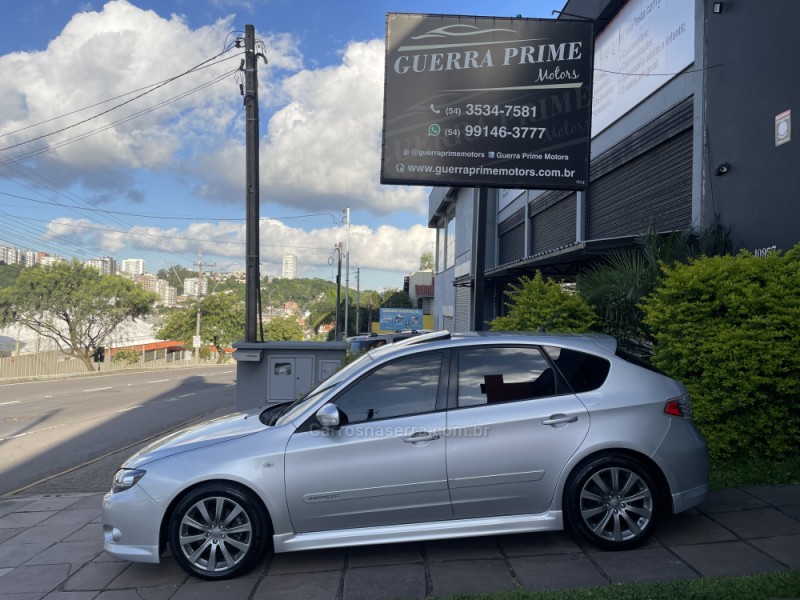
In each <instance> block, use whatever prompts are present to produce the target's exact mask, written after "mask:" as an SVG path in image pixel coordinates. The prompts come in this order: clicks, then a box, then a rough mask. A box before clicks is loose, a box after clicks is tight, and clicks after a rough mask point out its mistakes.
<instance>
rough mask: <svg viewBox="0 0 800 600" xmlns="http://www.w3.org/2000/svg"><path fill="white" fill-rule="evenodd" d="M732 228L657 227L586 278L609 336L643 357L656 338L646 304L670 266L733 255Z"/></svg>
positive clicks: (585, 292) (587, 292) (585, 290)
mask: <svg viewBox="0 0 800 600" xmlns="http://www.w3.org/2000/svg"><path fill="white" fill-rule="evenodd" d="M732 251H733V246H732V244H731V241H730V228H725V227H723V226H722V225H721V223H720V222H719V218H718V217H717V218H715V220H714V221H713V222H712V223H711V224H710V225H709V226H708V227H706V228H705V229H703V230H701V231H699V232H695V231H694V230H692V229H685V230H680V231H673V232H670V233H668V234H659V233H658V231H657V227H656V224H655V223H654V224H652V225H651V226H650V230H649V231H648V232H647V233H646V234H645V235H643V236H641V237H640V238H639V239H638V240H637V244H636V246H635V247H633V248H630V249H626V250H617V251H613V252H611V253H610V254H609V255H608V256H607V257H606V259H605V261H604V262H602V263H600V264H598V265H595V266H593V267H590V268H589V269H588V270H587V271H586V272H585V273H584V274H582V275H581V277H580V280H579V285H578V290H579V291H580V293H581V295H582V296H583V297H584V299H585V300H586V301H587V302H588V303H589V304H590V305H591V306H593V307H594V309H595V311H596V312H597V314H598V315H599V316H600V318H601V320H602V322H603V331H604V332H605V333H608V334H610V335H613V336H614V337H616V338H617V340H618V341H619V343H620V345H621V346H623V347H627V348H628V349H629V350H631V351H632V352H636V353H640V351H641V348H642V345H643V344H644V346H646V347H649V346H650V345H651V343H652V338H651V335H650V332H649V330H648V328H647V325H646V324H645V322H644V314H643V312H642V309H641V302H642V301H643V300H644V299H645V298H646V297H647V296H648V295H649V294H651V293H652V292H653V290H654V289H655V288H656V286H657V285H658V283H659V281H660V280H661V278H662V276H663V269H664V267H665V266H670V265H674V264H676V263H685V262H688V261H689V260H690V259H691V258H693V257H696V256H703V255H705V256H712V255H724V254H730V253H731V252H732Z"/></svg>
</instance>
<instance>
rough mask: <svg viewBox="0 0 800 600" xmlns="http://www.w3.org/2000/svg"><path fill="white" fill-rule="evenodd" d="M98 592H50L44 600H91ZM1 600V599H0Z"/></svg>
mask: <svg viewBox="0 0 800 600" xmlns="http://www.w3.org/2000/svg"><path fill="white" fill-rule="evenodd" d="M99 593H100V592H98V591H93V592H50V593H49V594H47V596H45V597H44V600H93V598H94V597H95V596H97V594H99ZM0 600H2V599H0Z"/></svg>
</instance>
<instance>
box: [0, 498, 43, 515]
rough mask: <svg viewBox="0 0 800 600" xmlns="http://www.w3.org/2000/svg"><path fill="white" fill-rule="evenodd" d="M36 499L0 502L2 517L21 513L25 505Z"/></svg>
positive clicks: (2, 500) (4, 499)
mask: <svg viewBox="0 0 800 600" xmlns="http://www.w3.org/2000/svg"><path fill="white" fill-rule="evenodd" d="M34 500H35V498H14V499H11V498H3V499H1V500H0V517H2V516H4V515H7V514H9V513H12V512H16V511H21V510H22V509H23V508H25V505H27V504H30V503H31V502H33V501H34Z"/></svg>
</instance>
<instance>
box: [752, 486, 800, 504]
mask: <svg viewBox="0 0 800 600" xmlns="http://www.w3.org/2000/svg"><path fill="white" fill-rule="evenodd" d="M744 489H745V491H746V492H749V493H751V494H753V495H754V496H757V497H758V498H760V499H761V500H764V502H769V503H770V504H774V505H775V506H788V505H790V504H798V505H800V485H761V486H751V487H746V488H744Z"/></svg>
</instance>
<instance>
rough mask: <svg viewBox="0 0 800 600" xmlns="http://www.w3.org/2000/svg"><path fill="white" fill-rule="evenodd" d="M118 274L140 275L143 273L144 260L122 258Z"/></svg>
mask: <svg viewBox="0 0 800 600" xmlns="http://www.w3.org/2000/svg"><path fill="white" fill-rule="evenodd" d="M120 272H121V273H123V274H126V275H132V276H134V277H135V276H136V275H141V274H143V273H144V259H142V258H124V259H122V266H121V267H120Z"/></svg>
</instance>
